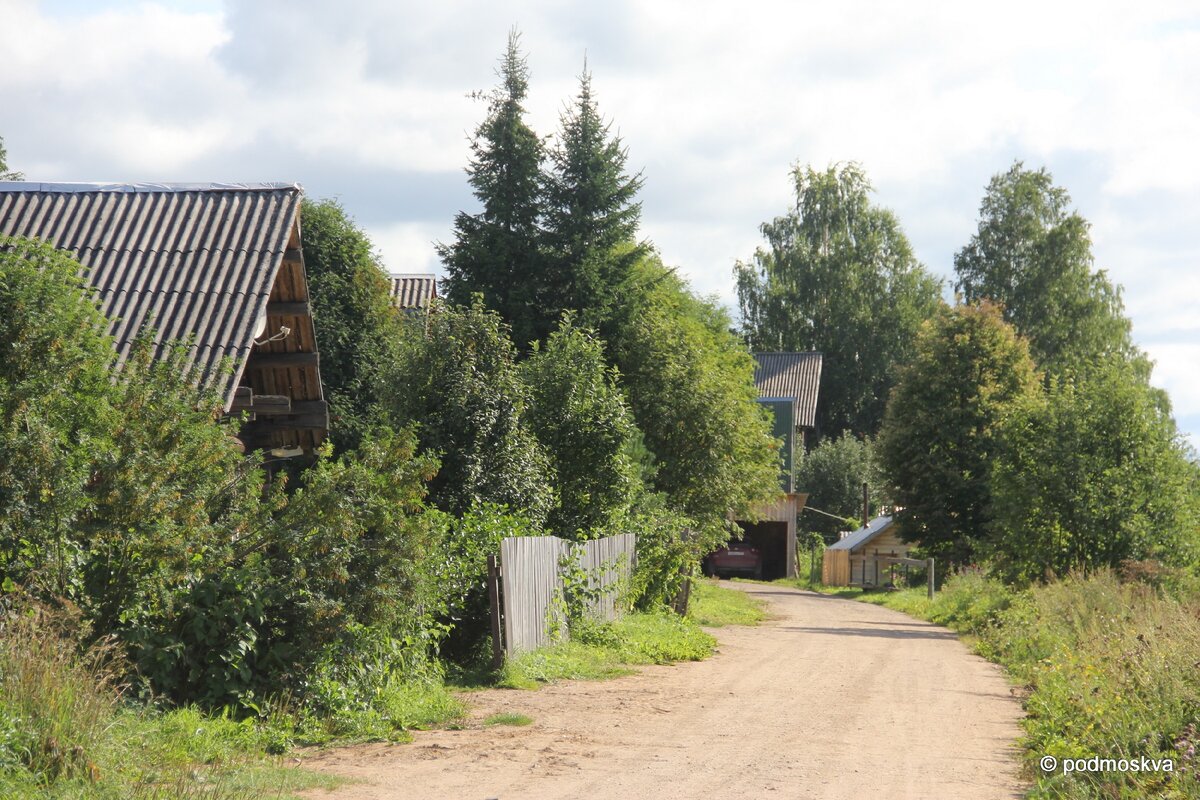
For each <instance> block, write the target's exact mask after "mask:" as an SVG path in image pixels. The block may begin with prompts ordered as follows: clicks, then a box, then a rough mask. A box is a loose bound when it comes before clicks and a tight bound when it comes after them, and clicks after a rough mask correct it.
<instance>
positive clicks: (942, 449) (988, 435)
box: [879, 304, 1037, 564]
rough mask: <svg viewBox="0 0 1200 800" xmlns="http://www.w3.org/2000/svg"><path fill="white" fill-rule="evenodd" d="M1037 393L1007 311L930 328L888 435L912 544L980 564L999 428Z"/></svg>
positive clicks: (968, 310) (892, 407)
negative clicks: (976, 557) (978, 555)
mask: <svg viewBox="0 0 1200 800" xmlns="http://www.w3.org/2000/svg"><path fill="white" fill-rule="evenodd" d="M1036 391H1037V377H1036V375H1035V373H1034V367H1033V362H1032V360H1031V359H1030V357H1029V349H1028V346H1027V345H1026V343H1025V342H1024V340H1022V339H1020V338H1018V337H1017V335H1016V333H1015V332H1014V331H1013V329H1012V327H1011V326H1009V325H1007V324H1006V323H1005V322H1004V321H1003V320H1002V319H1001V316H1000V309H999V308H998V307H996V306H993V305H989V304H982V305H976V306H959V307H957V308H954V309H950V308H946V309H943V310H942V312H941V313H940V314H939V315H938V316H937V317H935V318H934V319H933V320H931V321H930V322H928V323H926V325H925V327H924V328H923V329H922V331H921V334H920V336H919V337H918V339H917V346H916V356H915V358H914V359H913V360H912V362H911V363H909V364H908V365H907V366H906V367H905V368H904V369H902V370H901V372H900V378H899V381H898V382H897V384H896V388H895V389H894V390H893V392H892V396H891V399H890V400H889V401H888V407H887V415H886V417H885V418H884V424H883V429H882V430H881V431H880V435H879V447H880V450H879V452H880V456H881V460H882V463H883V466H884V469H885V473H886V475H887V477H888V479H889V482H890V483H891V484H892V488H893V490H894V491H893V495H894V499H895V502H896V504H897V505H898V506H899V511H898V512H897V518H898V520H899V522H900V525H901V532H902V535H903V536H904V537H905V539H906V540H909V541H914V540H915V541H918V542H920V544H921V546H922V548H924V549H925V550H926V551H927V552H928V553H929V554H930V555H933V556H935V557H937V558H939V559H942V558H946V559H949V560H950V561H951V562H952V563H955V564H965V563H970V562H971V560H972V559H973V558H974V555H975V546H976V543H977V541H978V539H979V537H980V536H981V535H982V532H983V531H984V530H985V529H986V527H987V524H988V520H989V518H990V510H991V484H990V480H991V467H992V463H993V460H994V457H995V453H996V450H997V430H998V426H999V425H1000V423H1001V422H1002V420H1003V419H1004V418H1005V417H1006V416H1007V415H1008V414H1010V413H1011V411H1012V409H1013V405H1014V403H1016V402H1017V401H1019V400H1021V399H1022V398H1024V397H1028V396H1030V395H1032V394H1033V393H1035V392H1036Z"/></svg>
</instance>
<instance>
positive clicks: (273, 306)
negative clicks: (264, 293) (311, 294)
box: [267, 301, 312, 317]
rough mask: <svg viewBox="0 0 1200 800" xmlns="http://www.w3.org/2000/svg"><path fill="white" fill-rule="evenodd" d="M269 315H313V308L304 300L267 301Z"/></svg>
mask: <svg viewBox="0 0 1200 800" xmlns="http://www.w3.org/2000/svg"><path fill="white" fill-rule="evenodd" d="M267 316H268V317H311V316H312V310H311V309H310V308H309V306H308V303H306V302H304V301H300V302H296V303H284V302H282V301H281V302H278V303H267Z"/></svg>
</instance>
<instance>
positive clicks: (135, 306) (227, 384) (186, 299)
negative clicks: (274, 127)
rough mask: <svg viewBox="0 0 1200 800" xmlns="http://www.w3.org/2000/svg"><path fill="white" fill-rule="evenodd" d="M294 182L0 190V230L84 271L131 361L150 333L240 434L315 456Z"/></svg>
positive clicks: (317, 386)
mask: <svg viewBox="0 0 1200 800" xmlns="http://www.w3.org/2000/svg"><path fill="white" fill-rule="evenodd" d="M301 196H302V190H301V188H300V187H299V186H298V185H296V184H289V183H257V184H255V183H247V184H216V183H205V184H102V183H21V182H10V183H0V233H3V234H7V235H11V236H23V237H30V238H37V239H42V240H44V241H48V242H50V243H52V244H53V245H54V246H56V247H58V248H60V249H62V250H65V251H67V252H69V253H70V254H71V255H72V256H73V257H74V258H76V259H77V260H78V261H79V262H80V263H81V264H83V266H84V269H85V274H84V277H85V279H86V280H87V282H88V283H90V284H91V286H92V287H93V288H94V289H95V290H96V297H97V300H98V301H99V305H100V309H101V310H102V311H103V312H104V314H105V315H106V316H107V317H108V318H109V319H110V320H111V324H110V326H109V330H108V334H109V335H110V336H112V337H113V340H114V345H115V347H116V350H117V360H116V364H117V367H118V368H120V367H121V365H123V364H124V363H125V361H126V360H127V358H128V357H129V354H130V351H131V349H132V347H133V343H134V341H135V340H136V338H137V337H138V336H139V334H141V332H142V331H143V330H145V329H146V328H152V329H153V330H154V332H155V333H154V341H155V343H156V344H158V345H160V348H159V352H160V353H161V352H165V346H166V345H167V343H168V342H172V341H181V342H184V343H186V345H187V347H188V352H189V356H190V357H189V363H188V365H187V367H188V368H189V369H191V368H198V369H199V373H200V379H199V380H200V383H201V384H203V385H205V386H207V387H211V388H213V389H215V390H217V391H218V392H219V393H220V395H221V397H222V398H223V400H224V411H225V413H226V414H238V413H243V412H245V413H246V414H247V415H248V416H247V419H248V422H247V423H246V424H245V425H244V426H243V427H242V429H241V432H240V438H241V440H242V441H243V443H244V444H245V445H246V446H247V447H248V448H261V449H265V450H269V451H271V453H272V455H274V456H277V457H290V456H297V455H304V454H311V453H312V451H313V450H314V449H315V448H316V447H317V446H319V445H320V444H321V442H322V441H323V440H324V438H325V436H326V432H327V430H328V428H329V412H328V407H327V406H326V403H325V399H324V396H323V391H322V387H321V375H320V369H319V354H318V350H317V340H316V332H315V329H314V327H313V320H312V314H311V312H310V307H309V296H308V280H307V276H306V275H305V271H304V256H303V253H302V251H301V231H300V199H301Z"/></svg>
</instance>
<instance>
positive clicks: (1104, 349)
mask: <svg viewBox="0 0 1200 800" xmlns="http://www.w3.org/2000/svg"><path fill="white" fill-rule="evenodd" d="M1052 181H1053V179H1052V177H1051V175H1050V173H1049V172H1047V171H1046V170H1045V169H1039V170H1037V171H1036V172H1035V171H1031V170H1027V169H1025V168H1024V165H1023V164H1022V163H1021V162H1019V161H1018V162H1016V163H1014V164H1013V165H1012V167H1010V168H1009V169H1008V171H1007V172H1002V173H1000V174H998V175H996V176H995V177H993V178H992V180H991V182H990V183H989V184H988V188H987V193H986V194H985V195H984V198H983V202H982V204H981V205H980V209H979V230H978V232H977V233H976V234H975V235H974V236H972V237H971V241H970V242H969V243H968V244H967V246H966V247H964V248H963V249H962V250H960V251H959V252H958V254H957V255H955V257H954V269H955V272H956V273H957V274H958V283H957V284H956V288H957V289H958V291H961V292H962V293H963V297H964V299H965V300H966V301H967V302H975V301H977V300H982V299H988V300H991V301H992V302H995V303H999V304H1001V306H1002V307H1003V311H1004V319H1005V320H1006V321H1008V322H1010V323H1011V324H1012V325H1014V326H1015V327H1016V329H1017V332H1018V333H1020V334H1021V335H1022V336H1025V337H1026V338H1028V339H1029V344H1030V352H1031V353H1032V355H1033V357H1034V359H1035V361H1036V362H1037V363H1038V365H1039V366H1040V367H1042V368H1043V369H1045V370H1047V371H1048V372H1049V373H1051V374H1055V375H1059V374H1064V373H1067V372H1079V371H1086V370H1088V369H1089V368H1090V367H1091V366H1092V365H1093V364H1096V363H1098V362H1100V361H1105V360H1108V359H1110V358H1115V359H1118V360H1124V361H1134V362H1140V366H1139V368H1140V369H1142V370H1143V371H1144V372H1145V373H1146V374H1148V373H1149V368H1148V365H1147V364H1145V362H1144V359H1145V356H1144V355H1143V354H1142V353H1141V351H1139V350H1138V349H1137V347H1135V346H1134V344H1133V341H1132V339H1131V338H1130V322H1129V320H1128V319H1127V318H1126V317H1125V316H1124V306H1123V304H1122V302H1121V295H1120V290H1119V289H1118V288H1116V287H1114V286H1113V285H1112V284H1111V283H1110V282H1109V280H1108V278H1107V277H1106V275H1105V274H1104V272H1103V271H1099V272H1092V245H1091V237H1090V235H1089V233H1088V229H1089V227H1090V226H1089V225H1088V223H1087V221H1086V220H1084V219H1083V217H1081V216H1080V215H1079V214H1078V213H1076V212H1073V211H1068V206H1069V204H1070V202H1071V198H1070V196H1069V195H1068V194H1067V192H1066V190H1065V189H1063V188H1061V187H1058V186H1055V185H1054V184H1053V182H1052Z"/></svg>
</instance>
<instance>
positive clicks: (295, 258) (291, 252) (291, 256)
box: [283, 247, 304, 264]
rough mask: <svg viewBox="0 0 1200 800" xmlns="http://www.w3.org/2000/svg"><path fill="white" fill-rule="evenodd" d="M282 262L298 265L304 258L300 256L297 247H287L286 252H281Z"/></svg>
mask: <svg viewBox="0 0 1200 800" xmlns="http://www.w3.org/2000/svg"><path fill="white" fill-rule="evenodd" d="M283 260H284V261H291V262H292V263H295V264H299V263H301V262H302V261H303V260H304V258H303V256H301V255H300V248H299V247H289V248H288V249H287V250H284V251H283Z"/></svg>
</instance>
